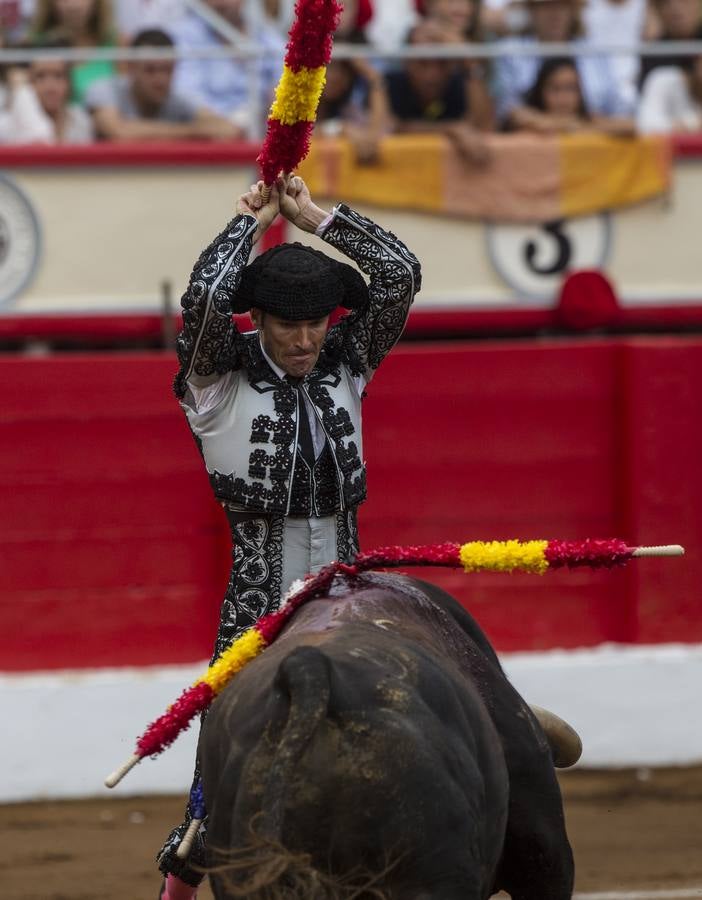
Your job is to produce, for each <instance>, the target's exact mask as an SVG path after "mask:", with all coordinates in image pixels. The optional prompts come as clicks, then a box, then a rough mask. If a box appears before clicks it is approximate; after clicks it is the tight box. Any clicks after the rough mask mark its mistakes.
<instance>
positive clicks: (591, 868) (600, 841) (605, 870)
mask: <svg viewBox="0 0 702 900" xmlns="http://www.w3.org/2000/svg"><path fill="white" fill-rule="evenodd" d="M561 783H562V787H563V792H564V797H565V803H566V814H567V818H568V829H569V834H570V839H571V842H572V844H573V847H574V850H575V858H576V873H577V877H576V890H577V892H579V893H580V892H584V893H590V892H604V891H607V892H617V893H619V892H622V893H621V896H622V897H623V898H624V897H626V892H632V891H633V892H642V894H634V895H633V896H634V897H637V896H638V897H643V896H644V895H648V891H656V892H659V893H657V894H655V895H654V896H656V897H658V898H660V900H665V898H666V897H667V896H670V897H672V898H676V897H680V896H685V897H692V896H697V893H696V892H695V893H694V894H693V893H692V892H690V891H685V890H684V889H685V888H695V887H699V888H700V893H699V896H700V898H702V828H701V827H700V819H701V818H702V767H698V768H693V769H665V770H663V769H657V770H638V771H626V772H616V773H612V772H609V773H599V774H598V773H588V772H577V771H576V772H572V773H567V774H565V775H563V776H562V778H561ZM182 806H183V800H182V799H181V798H172V797H142V798H132V799H126V800H125V799H116V798H115V797H113V796H109V795H107V794H106V795H105V796H104V797H102V798H100V799H97V800H86V801H72V802H52V803H23V804H12V805H7V806H5V807H2V808H0V809H1V816H0V839H1V841H2V843H1V846H2V848H3V852H2V854H0V897H1V898H2V900H156V895H157V890H158V884H159V879H158V875H157V872H156V869H155V867H154V864H153V856H154V853H155V852H156V850H157V848H158V847H159V846H160V844H161V841H162V839H163V838H164V836H165V835H166V833H167V832H168V830H169V829H170V828H171V827H172V825H174V824H175V823H176V822H177V821H179V820H180V814H181V811H182ZM667 892H670V894H669V895H668V894H667ZM200 895H201V898H202V900H211V894H210V892H209V890H207V889H204V890H202V891H201V892H200Z"/></svg>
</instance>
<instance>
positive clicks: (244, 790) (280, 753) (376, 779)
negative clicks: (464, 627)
mask: <svg viewBox="0 0 702 900" xmlns="http://www.w3.org/2000/svg"><path fill="white" fill-rule="evenodd" d="M374 590H375V589H374ZM355 599H357V600H358V601H359V603H360V598H355ZM365 601H366V602H365V603H364V604H363V612H362V613H361V612H359V610H360V609H361V607H360V606H356V607H354V603H353V602H352V603H351V604H350V605H349V603H347V602H344V601H343V600H336V599H334V600H331V601H329V600H327V601H324V602H325V603H326V604H327V606H326V608H324V609H323V610H318V611H317V614H315V610H314V608H313V607H312V605H310V608H309V609H308V610H306V612H307V615H306V616H302V617H300V616H298V617H296V619H295V622H294V623H293V627H291V628H290V629H288V631H287V633H286V634H285V635H284V636H283V637H281V638H280V639H279V641H277V642H276V643H275V644H274V645H273V646H272V647H271V648H269V649H268V650H267V651H266V652H265V653H264V654H263V655H262V656H261V657H260V658H259V659H257V660H255V661H254V662H253V663H252V664H250V666H248V667H247V669H245V670H244V671H243V672H242V673H241V675H240V676H238V678H237V679H236V681H235V682H234V683H233V684H232V685H231V686H230V687H229V688H228V689H227V690H226V691H225V692H224V693H223V695H222V696H221V697H220V698H219V699H218V700H217V701H216V702H215V704H214V705H213V707H212V710H211V712H210V715H209V716H208V719H207V722H206V725H205V728H204V729H203V738H202V743H201V753H202V766H203V773H204V783H205V796H206V801H207V804H208V808H209V814H210V825H209V834H210V841H211V842H214V844H215V845H218V846H221V845H226V846H240V845H241V844H242V843H245V842H246V841H247V839H248V836H249V834H250V825H251V823H252V822H256V823H257V828H259V829H262V830H263V832H264V833H265V836H266V837H267V838H270V839H273V840H277V841H280V842H281V843H282V844H283V845H284V846H285V847H287V848H289V849H290V850H293V851H305V852H308V853H311V854H312V856H313V858H314V860H315V863H316V864H317V865H319V866H320V867H325V866H327V865H330V866H331V869H332V870H333V871H335V872H338V873H342V872H346V871H349V870H350V869H354V868H358V866H359V865H360V866H361V867H362V868H363V869H365V870H367V871H368V872H380V871H383V870H385V869H386V868H387V867H388V865H391V866H393V865H394V866H395V870H394V872H395V874H394V875H392V876H389V877H391V880H392V879H394V881H395V882H398V881H402V882H403V883H405V887H404V888H402V890H400V892H399V893H398V894H397V896H404V897H409V896H412V892H413V891H415V889H417V888H418V886H419V887H422V886H423V888H428V887H430V886H433V887H432V890H436V889H437V885H439V886H440V885H443V888H442V890H443V893H438V894H435V896H445V897H450V896H451V895H452V892H453V891H454V889H455V891H457V892H458V895H460V896H464V897H468V898H470V897H475V898H480V897H483V896H487V895H488V893H489V890H490V887H491V885H492V879H493V878H494V873H495V869H496V867H497V864H498V861H499V856H500V851H501V848H502V839H503V835H504V830H505V823H506V817H507V805H508V787H507V773H506V768H505V763H504V757H503V753H502V746H501V741H500V738H499V736H498V734H497V731H496V729H495V727H494V724H493V722H492V719H491V718H490V716H489V714H488V713H487V712H486V710H485V707H484V704H483V701H482V698H481V696H480V693H479V691H477V690H476V688H475V685H474V684H473V683H472V681H471V679H470V677H468V676H467V675H466V673H465V672H463V671H461V668H460V666H458V665H456V664H455V663H454V662H453V661H451V660H449V659H447V658H446V655H445V653H443V654H442V653H440V652H436V650H435V648H434V646H433V645H432V644H431V642H427V641H426V640H425V639H424V638H425V637H426V635H425V633H424V632H425V629H426V623H423V622H421V617H420V619H419V620H416V621H415V620H414V618H413V616H412V615H411V614H410V611H409V609H408V608H405V609H404V611H402V610H401V609H399V607H398V606H397V603H394V602H393V601H388V600H387V599H386V601H385V602H384V603H383V602H382V600H381V599H380V598H379V597H377V596H374V595H369V596H366V597H365ZM398 612H402V616H401V618H402V621H403V624H402V627H400V622H399V621H398V622H395V621H394V619H395V618H396V617H397V615H398ZM320 617H321V619H322V620H323V622H321V623H320ZM395 625H397V627H393V626H395ZM410 886H411V887H410ZM396 887H397V884H396ZM403 891H404V893H403Z"/></svg>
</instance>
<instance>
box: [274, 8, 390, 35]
mask: <svg viewBox="0 0 702 900" xmlns="http://www.w3.org/2000/svg"><path fill="white" fill-rule="evenodd" d="M378 2H379V3H380V5H381V6H386V7H388V8H389V12H390V13H391V14H393V13H396V12H397V10H396V9H395V7H396V6H397V0H390V2H388V0H345V2H344V3H343V10H342V12H341V18H340V20H339V25H338V27H337V29H336V32H335V38H336V40H337V41H359V40H365V29H366V28H367V27H368V26H369V25H370V23H371V22H372V20H373V17H374V13H375V7H376V6H377V5H378ZM403 2H405V0H403ZM262 7H263V13H264V15H265V16H266V17H267V18H268V19H269V21H272V22H275V23H276V25H277V27H278V29H279V31H280V32H281V34H286V33H287V31H288V28H289V27H290V25H291V24H292V19H293V8H294V3H293V2H292V0H263V3H262Z"/></svg>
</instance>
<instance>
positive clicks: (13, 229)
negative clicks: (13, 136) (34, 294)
mask: <svg viewBox="0 0 702 900" xmlns="http://www.w3.org/2000/svg"><path fill="white" fill-rule="evenodd" d="M40 250H41V234H40V231H39V222H38V221H37V217H36V214H35V212H34V209H33V207H32V205H31V203H30V201H29V199H28V198H27V197H26V195H25V194H24V193H23V191H21V190H20V188H19V187H18V186H17V185H16V184H15V183H14V181H11V180H10V179H9V178H8V177H7V176H6V175H0V306H2V305H3V304H5V303H8V302H9V301H10V300H12V299H13V298H14V297H16V296H17V295H18V294H19V293H21V291H23V290H24V289H25V288H26V287H27V285H28V284H29V283H30V282H31V280H32V278H33V277H34V275H35V273H36V271H37V268H38V265H39V255H40Z"/></svg>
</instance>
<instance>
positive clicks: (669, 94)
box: [636, 56, 702, 134]
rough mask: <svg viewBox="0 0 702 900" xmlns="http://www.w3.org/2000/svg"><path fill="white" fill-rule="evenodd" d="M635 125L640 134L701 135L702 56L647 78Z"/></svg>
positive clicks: (668, 67) (651, 73)
mask: <svg viewBox="0 0 702 900" xmlns="http://www.w3.org/2000/svg"><path fill="white" fill-rule="evenodd" d="M636 124H637V128H638V130H639V132H640V133H641V134H668V133H671V132H681V131H682V132H684V131H687V132H689V131H702V56H695V57H691V58H689V60H688V61H687V64H686V65H685V66H684V67H683V66H662V67H661V68H660V69H654V70H653V71H652V72H650V73H649V74H648V76H647V77H646V80H645V81H644V85H643V90H642V92H641V102H640V103H639V110H638V114H637V118H636Z"/></svg>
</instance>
